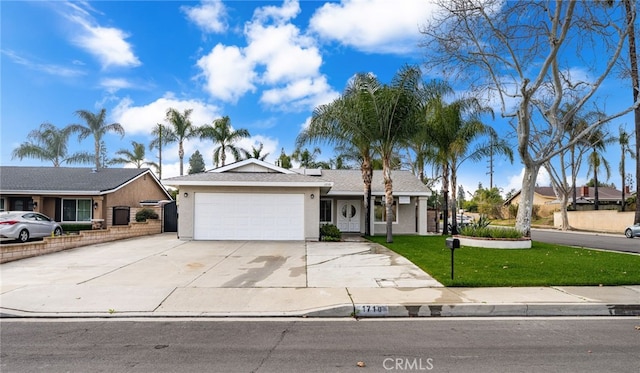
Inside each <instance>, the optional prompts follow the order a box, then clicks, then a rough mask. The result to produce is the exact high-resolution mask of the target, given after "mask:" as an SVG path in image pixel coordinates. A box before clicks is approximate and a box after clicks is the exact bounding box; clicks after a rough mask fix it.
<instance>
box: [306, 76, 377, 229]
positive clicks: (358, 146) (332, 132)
mask: <svg viewBox="0 0 640 373" xmlns="http://www.w3.org/2000/svg"><path fill="white" fill-rule="evenodd" d="M377 84H379V83H377V79H376V78H375V76H373V74H364V73H359V74H356V75H355V76H354V77H353V78H352V79H351V80H350V81H349V83H348V85H347V87H346V88H345V90H344V92H343V94H342V95H341V96H340V97H338V98H337V99H335V100H334V101H332V102H331V103H329V104H325V105H321V106H318V107H316V108H315V109H314V110H313V115H312V117H311V123H310V124H309V126H308V127H307V128H306V129H305V130H303V131H302V132H301V133H300V134H299V135H298V138H297V139H296V144H297V146H298V149H300V148H301V147H302V146H303V145H304V144H306V143H311V142H316V143H317V142H321V141H325V142H328V143H332V144H334V145H335V147H336V149H342V150H346V152H345V151H341V152H342V153H346V154H350V158H351V159H353V160H357V161H358V163H359V164H360V171H361V172H362V181H363V185H364V209H365V232H364V234H365V235H366V236H370V235H371V181H372V179H373V168H372V158H373V149H372V147H371V144H372V142H373V138H374V133H373V129H374V128H373V123H374V121H373V120H372V116H373V115H374V114H373V107H372V106H371V105H370V103H371V100H370V99H369V97H368V96H367V95H366V94H365V92H366V87H368V86H371V85H377Z"/></svg>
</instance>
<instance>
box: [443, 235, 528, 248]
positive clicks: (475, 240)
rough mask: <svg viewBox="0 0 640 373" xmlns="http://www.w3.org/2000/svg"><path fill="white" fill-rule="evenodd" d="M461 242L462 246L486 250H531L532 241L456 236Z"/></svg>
mask: <svg viewBox="0 0 640 373" xmlns="http://www.w3.org/2000/svg"><path fill="white" fill-rule="evenodd" d="M454 237H455V238H457V239H459V240H460V246H470V247H483V248H486V249H530V248H531V240H530V239H520V240H518V239H512V240H510V239H500V238H481V237H468V236H454Z"/></svg>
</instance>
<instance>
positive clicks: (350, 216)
mask: <svg viewBox="0 0 640 373" xmlns="http://www.w3.org/2000/svg"><path fill="white" fill-rule="evenodd" d="M392 179H393V195H394V209H395V211H396V214H395V219H394V223H393V233H394V234H418V235H426V234H427V198H428V197H429V196H430V195H431V193H430V191H429V189H428V188H427V187H426V186H425V185H423V184H422V183H421V182H420V180H419V179H418V178H417V177H415V176H414V175H413V174H412V173H411V172H409V171H400V170H397V171H395V170H394V171H393V172H392ZM163 183H164V184H165V185H169V186H173V187H176V188H178V189H179V193H178V236H179V237H180V239H183V240H310V241H316V240H318V239H319V235H320V233H319V231H320V226H321V225H323V224H335V225H336V226H337V227H338V228H339V229H340V230H341V231H342V232H353V233H364V231H365V229H364V228H365V227H364V224H365V217H364V213H365V211H364V186H363V182H362V173H361V171H360V170H323V169H299V170H288V169H284V168H281V167H278V166H275V165H273V164H270V163H267V162H264V161H260V160H257V159H247V160H243V161H240V162H236V163H233V164H229V165H226V166H223V167H219V168H216V169H214V170H211V171H208V172H203V173H199V174H193V175H186V176H179V177H174V178H169V179H165V180H163ZM383 197H384V184H383V179H382V171H374V175H373V184H372V201H373V204H374V206H373V208H372V209H371V232H372V233H373V234H384V233H385V232H386V228H385V221H386V220H385V219H386V216H385V209H384V205H383Z"/></svg>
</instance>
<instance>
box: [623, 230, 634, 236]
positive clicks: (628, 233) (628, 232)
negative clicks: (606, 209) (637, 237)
mask: <svg viewBox="0 0 640 373" xmlns="http://www.w3.org/2000/svg"><path fill="white" fill-rule="evenodd" d="M624 235H625V236H627V238H633V232H631V228H629V229H627V230H626V231H624Z"/></svg>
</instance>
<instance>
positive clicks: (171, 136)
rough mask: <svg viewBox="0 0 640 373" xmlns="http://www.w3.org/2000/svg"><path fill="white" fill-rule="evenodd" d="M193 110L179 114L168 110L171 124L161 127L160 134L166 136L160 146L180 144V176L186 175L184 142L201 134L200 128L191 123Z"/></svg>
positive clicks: (167, 118)
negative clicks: (162, 144)
mask: <svg viewBox="0 0 640 373" xmlns="http://www.w3.org/2000/svg"><path fill="white" fill-rule="evenodd" d="M192 112H193V109H185V110H184V112H182V113H181V112H179V111H178V110H176V109H174V108H169V109H167V115H166V121H167V122H169V126H168V127H159V132H158V134H164V135H165V136H164V139H165V140H161V141H160V142H159V143H158V145H160V144H161V143H162V141H165V142H164V143H165V144H171V143H174V142H177V143H178V157H179V158H180V176H182V175H183V174H184V168H183V167H184V166H183V164H184V142H185V140H188V139H191V138H194V137H196V136H197V135H198V134H199V131H198V128H197V127H195V126H194V125H193V123H191V119H189V117H190V116H191V113H192Z"/></svg>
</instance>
